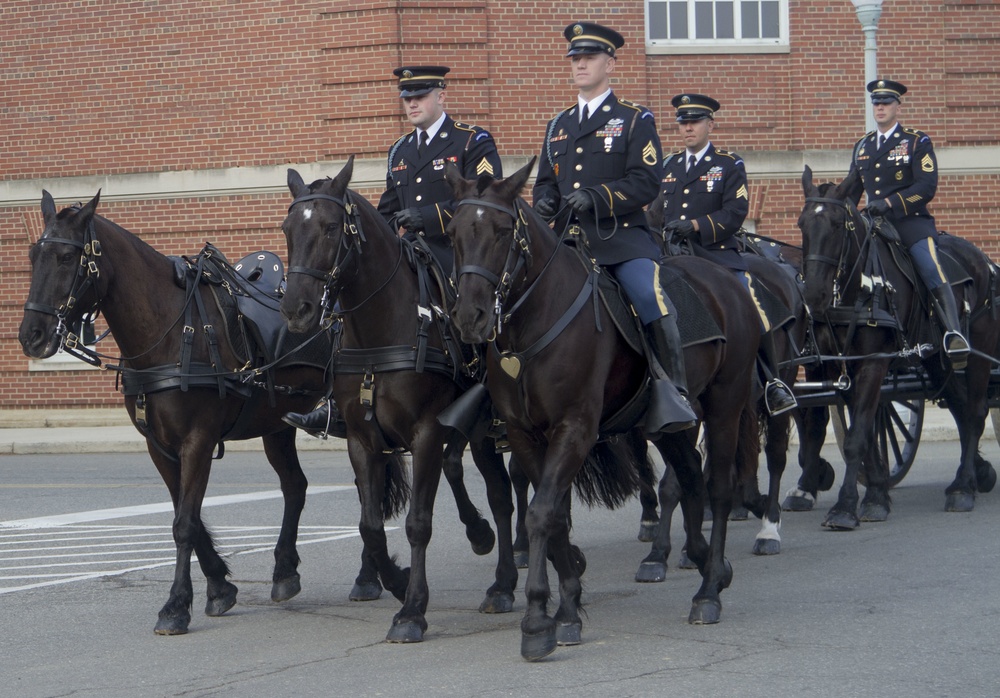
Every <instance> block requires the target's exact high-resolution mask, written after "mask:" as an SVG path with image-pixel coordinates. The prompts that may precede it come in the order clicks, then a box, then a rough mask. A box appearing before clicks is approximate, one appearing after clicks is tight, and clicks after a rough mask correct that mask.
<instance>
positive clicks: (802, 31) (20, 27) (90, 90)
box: [0, 0, 1000, 407]
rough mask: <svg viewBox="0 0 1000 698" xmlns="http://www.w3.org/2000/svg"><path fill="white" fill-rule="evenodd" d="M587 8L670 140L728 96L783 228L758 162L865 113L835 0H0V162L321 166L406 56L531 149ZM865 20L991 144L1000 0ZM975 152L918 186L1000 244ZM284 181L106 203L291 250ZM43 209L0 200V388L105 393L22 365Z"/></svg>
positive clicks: (906, 67)
mask: <svg viewBox="0 0 1000 698" xmlns="http://www.w3.org/2000/svg"><path fill="white" fill-rule="evenodd" d="M581 19H588V20H593V21H598V22H602V23H606V24H609V25H611V26H614V27H615V28H616V29H618V30H619V31H620V32H621V33H622V34H623V35H624V36H625V38H626V41H627V44H626V46H625V47H624V48H623V49H622V50H621V51H620V52H619V58H620V60H619V61H618V65H617V69H616V73H615V75H616V79H615V84H616V91H617V92H618V93H619V94H620V95H621V96H623V97H626V98H628V99H632V100H635V101H638V102H641V103H644V104H646V105H648V106H649V107H650V108H651V109H653V111H654V113H655V114H656V115H657V118H658V124H659V127H660V131H661V136H662V139H663V142H664V148H665V149H666V150H668V151H669V150H671V149H674V148H676V147H679V139H678V138H677V136H676V130H675V126H674V123H673V121H672V109H671V107H670V98H671V97H672V96H673V95H674V94H676V93H677V92H680V91H687V90H695V91H700V92H706V93H709V94H711V95H713V96H715V97H716V98H718V99H719V100H720V101H721V102H722V103H723V110H722V111H721V112H720V114H719V119H718V123H717V128H716V133H715V138H714V140H715V141H716V142H717V143H719V144H720V145H722V146H723V147H728V148H730V149H733V150H736V151H738V152H740V153H741V154H742V155H743V156H744V157H745V159H746V160H747V163H748V168H749V170H750V172H751V182H752V195H753V197H754V201H753V202H752V203H753V210H754V212H755V215H756V216H757V217H758V218H757V222H758V231H759V232H761V233H764V234H768V235H773V236H775V237H779V238H782V239H787V240H792V241H794V240H795V239H796V237H797V231H796V229H795V220H796V218H797V217H798V214H799V211H800V209H801V205H802V200H801V196H802V194H801V189H800V187H799V184H798V178H797V176H788V175H787V174H782V175H773V176H762V175H759V174H755V169H754V166H755V165H754V163H755V162H761V161H763V159H764V156H765V155H767V154H769V153H770V154H773V153H781V152H788V151H790V152H805V151H821V152H822V151H831V150H846V149H848V148H849V147H850V146H851V144H852V143H853V142H854V140H855V139H856V138H857V137H859V136H860V135H861V133H862V132H863V130H864V104H863V85H862V83H863V82H864V65H863V59H862V48H863V35H862V32H861V29H860V25H859V23H858V21H857V18H856V16H855V14H854V10H853V7H852V5H851V3H850V2H848V1H847V0H836V1H834V2H823V3H820V2H805V1H802V0H792V2H791V3H790V24H791V49H790V51H789V52H787V53H777V54H773V53H772V54H718V55H711V54H700V55H652V54H650V55H647V54H646V53H645V50H644V42H643V27H644V15H643V4H642V2H640V1H638V0H630V1H629V2H620V3H604V2H563V1H556V2H545V3H539V2H529V1H527V0H451V1H447V2H418V1H416V0H391V1H389V0H384V1H380V0H316V1H311V2H295V1H292V0H269V1H268V2H263V1H260V0H246V1H243V2H239V3H237V2H233V1H232V0H208V1H207V2H206V1H205V0H201V1H199V2H186V1H177V2H165V1H156V0H136V1H134V2H117V3H113V4H109V3H106V2H103V1H101V0H53V1H52V2H47V3H44V4H41V3H37V2H34V1H33V0H6V1H5V2H4V3H3V6H2V7H0V55H2V56H3V59H2V61H0V100H2V101H0V113H2V115H3V119H4V122H3V135H4V147H2V148H0V180H27V181H32V182H34V181H38V182H40V183H44V184H45V185H47V186H49V187H50V188H51V189H52V192H53V194H55V195H56V196H57V197H59V196H60V191H59V187H60V184H61V183H62V182H63V181H64V178H71V177H80V176H93V175H101V176H111V175H130V174H134V173H150V172H153V173H156V172H187V171H199V170H209V169H217V168H249V167H259V166H278V165H284V164H286V163H312V162H329V163H330V168H331V170H330V174H331V175H332V174H334V173H335V171H336V170H337V169H339V166H340V164H341V163H342V161H343V160H344V159H345V158H346V157H347V156H348V155H351V154H356V155H358V156H360V157H362V158H370V159H373V160H374V159H381V158H383V157H384V153H385V151H386V149H387V148H388V145H389V144H390V143H391V142H392V141H393V140H394V139H395V138H397V137H398V136H399V135H400V134H402V133H404V132H405V131H406V130H408V125H407V124H406V122H405V119H404V118H403V117H402V112H401V110H400V106H399V100H398V99H397V92H396V89H395V81H394V78H393V77H392V74H391V71H392V69H393V68H394V67H397V66H399V65H401V64H404V63H405V64H421V63H427V64H444V65H449V66H451V68H452V72H451V74H450V75H449V78H450V80H449V89H448V92H447V104H448V110H449V113H451V114H452V115H453V116H454V117H455V118H458V119H460V120H467V121H472V122H474V123H477V124H480V125H482V126H485V127H487V128H489V129H490V130H491V131H492V132H493V133H494V135H495V137H496V139H497V142H498V144H499V148H500V151H501V155H503V156H511V157H524V156H528V155H532V154H535V153H537V152H538V150H539V148H540V146H541V141H542V136H543V131H544V125H545V122H546V121H547V120H548V119H549V118H551V116H552V115H553V114H554V113H555V112H556V111H558V110H559V109H561V108H564V107H565V106H568V105H569V104H572V102H573V100H574V99H575V92H574V90H573V88H572V85H571V81H570V78H569V62H568V60H567V59H565V58H564V54H565V49H566V43H565V41H564V40H563V38H562V34H561V32H562V29H563V27H564V26H565V25H566V24H567V23H569V22H571V21H574V20H581ZM878 44H879V54H878V60H879V66H880V73H881V74H883V75H886V76H892V77H894V78H896V79H899V80H902V81H903V82H905V83H907V84H908V85H909V86H910V88H911V94H910V95H908V96H907V98H906V100H905V105H904V109H903V113H902V118H903V122H904V123H905V124H907V125H910V126H914V127H918V128H921V129H923V130H926V131H928V132H929V133H930V134H931V135H932V137H933V138H934V141H935V144H936V145H937V147H938V148H939V149H946V148H949V147H957V146H962V147H965V146H982V145H988V146H994V147H995V146H997V145H1000V118H998V116H1000V114H998V112H1000V82H998V80H997V70H998V69H997V68H996V66H997V65H1000V48H998V47H1000V0H994V1H983V0H953V1H952V2H947V3H925V2H917V1H915V0H894V1H893V2H887V3H885V5H884V8H883V12H882V18H881V21H880V24H879V32H878ZM972 152H973V155H971V156H970V159H971V162H970V164H969V165H968V169H969V170H970V172H969V174H961V175H949V176H946V177H943V179H942V182H941V186H940V188H939V191H938V196H937V199H936V200H935V202H934V204H933V205H932V210H933V212H934V213H935V215H936V216H937V218H938V221H939V226H940V227H941V228H943V229H947V230H949V231H952V232H955V233H957V234H961V235H964V236H967V237H969V238H971V239H972V240H974V241H975V242H976V243H978V244H979V245H981V246H982V247H983V249H984V250H985V251H986V252H987V253H988V254H990V255H991V256H993V257H994V259H1000V242H998V238H1000V236H998V230H997V229H998V228H1000V209H998V207H1000V204H998V202H997V197H996V196H995V192H996V191H997V185H998V184H1000V173H998V172H997V163H994V162H983V163H977V162H976V158H975V155H974V152H975V151H972ZM846 166H847V162H846V160H845V162H844V170H845V172H846ZM41 188H42V184H40V185H39V187H38V190H39V195H40V190H41ZM362 193H363V194H364V195H366V196H368V197H369V198H370V199H372V200H377V197H378V193H379V192H378V191H377V190H374V189H370V190H363V191H362ZM287 201H288V196H287V191H285V190H284V189H283V182H282V181H277V182H275V191H274V192H273V193H265V194H261V195H255V196H226V197H220V196H212V195H205V196H198V195H197V193H195V194H194V195H192V196H189V197H184V198H174V199H162V198H148V197H147V198H143V197H141V196H140V197H138V198H137V200H132V201H124V200H106V201H104V202H102V204H101V209H100V210H101V212H102V213H103V214H104V215H106V216H107V217H109V218H111V219H112V220H115V221H116V222H117V223H119V224H121V225H123V226H124V227H125V228H127V229H129V230H132V231H133V232H135V233H137V234H138V235H140V236H141V237H142V238H143V239H145V240H146V241H147V242H149V243H151V244H152V245H153V246H154V247H156V248H157V249H159V250H160V251H162V252H164V253H166V254H182V253H183V254H192V253H194V252H197V250H198V249H200V247H201V245H202V244H203V243H204V242H205V241H206V240H209V241H212V242H213V243H214V244H216V245H217V246H218V247H220V248H221V249H222V250H223V251H225V252H226V253H227V255H228V256H229V257H230V258H232V259H236V258H239V257H240V256H242V255H243V254H246V253H248V252H251V251H253V250H256V249H260V248H268V249H272V250H274V251H275V252H278V253H279V254H281V255H284V244H283V239H282V237H281V234H280V228H279V226H280V222H281V219H282V217H283V215H284V210H285V206H286V205H287ZM64 203H67V202H66V201H63V200H60V204H64ZM40 231H41V222H40V216H39V214H38V205H37V203H31V204H30V205H23V206H21V205H8V206H5V207H4V206H0V251H2V253H3V259H4V260H5V261H4V264H3V265H2V267H0V377H2V378H3V381H2V383H0V386H2V387H0V407H15V406H38V407H44V406H47V405H70V404H74V405H86V404H109V405H111V404H118V403H119V402H120V396H118V395H117V394H116V393H115V391H114V377H113V375H111V374H108V373H98V372H93V371H71V372H58V373H38V372H33V373H29V372H28V370H27V367H28V366H27V359H26V358H25V357H24V356H23V355H22V354H21V351H20V347H19V345H18V343H17V339H16V337H17V326H18V324H19V322H20V317H21V305H22V303H23V301H24V298H25V296H26V294H27V288H28V280H29V268H28V263H27V255H26V253H27V249H28V246H29V245H30V243H31V242H33V240H34V239H36V238H37V236H38V234H39V233H40ZM108 353H114V350H113V348H110V349H109V351H108Z"/></svg>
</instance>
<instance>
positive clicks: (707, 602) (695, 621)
mask: <svg viewBox="0 0 1000 698" xmlns="http://www.w3.org/2000/svg"><path fill="white" fill-rule="evenodd" d="M721 618H722V604H721V603H719V602H718V601H713V600H711V599H702V600H700V601H695V602H693V603H692V604H691V613H690V614H689V615H688V623H690V624H691V625H714V624H715V623H718V622H719V620H721Z"/></svg>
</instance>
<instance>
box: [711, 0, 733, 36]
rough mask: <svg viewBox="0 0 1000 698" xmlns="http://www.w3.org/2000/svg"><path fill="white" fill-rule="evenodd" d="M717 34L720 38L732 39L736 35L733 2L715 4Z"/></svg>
mask: <svg viewBox="0 0 1000 698" xmlns="http://www.w3.org/2000/svg"><path fill="white" fill-rule="evenodd" d="M715 36H716V38H718V39H732V38H734V37H735V36H736V35H735V34H733V3H731V2H718V3H716V4H715Z"/></svg>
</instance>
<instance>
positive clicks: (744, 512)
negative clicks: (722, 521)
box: [729, 507, 750, 521]
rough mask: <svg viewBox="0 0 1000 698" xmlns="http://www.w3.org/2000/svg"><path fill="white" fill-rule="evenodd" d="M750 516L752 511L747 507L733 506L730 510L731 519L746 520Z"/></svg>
mask: <svg viewBox="0 0 1000 698" xmlns="http://www.w3.org/2000/svg"><path fill="white" fill-rule="evenodd" d="M748 518H750V512H749V510H748V509H747V508H746V507H733V510H732V511H730V512H729V520H730V521H746V520H747V519H748Z"/></svg>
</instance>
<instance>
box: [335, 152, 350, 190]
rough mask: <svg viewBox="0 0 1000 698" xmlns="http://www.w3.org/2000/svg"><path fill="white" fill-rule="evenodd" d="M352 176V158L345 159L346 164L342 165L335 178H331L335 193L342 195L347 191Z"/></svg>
mask: <svg viewBox="0 0 1000 698" xmlns="http://www.w3.org/2000/svg"><path fill="white" fill-rule="evenodd" d="M353 176H354V156H353V155H352V156H351V157H349V158H347V164H346V165H344V169H342V170H341V171H340V172H339V173H338V174H337V176H336V177H334V178H333V189H334V191H336V192H339V193H341V194H343V193H344V192H345V191H347V185H348V184H350V183H351V177H353Z"/></svg>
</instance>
